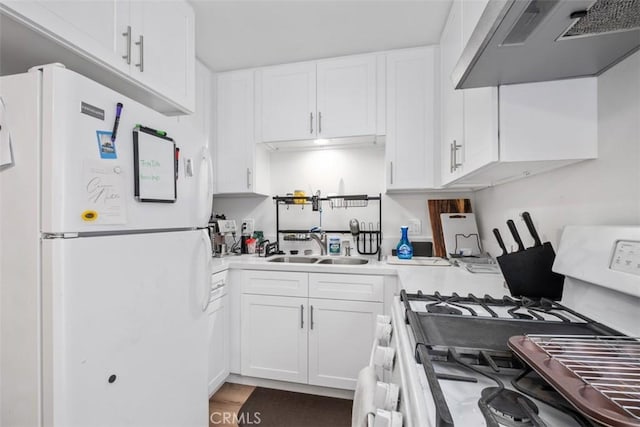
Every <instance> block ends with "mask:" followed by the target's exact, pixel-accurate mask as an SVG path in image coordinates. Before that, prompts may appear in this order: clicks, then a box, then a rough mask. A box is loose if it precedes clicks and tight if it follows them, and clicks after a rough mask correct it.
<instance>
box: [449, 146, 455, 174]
mask: <svg viewBox="0 0 640 427" xmlns="http://www.w3.org/2000/svg"><path fill="white" fill-rule="evenodd" d="M453 156H454V154H453V143H451V144H449V172H451V173H453V171H454V170H455V168H454V167H453Z"/></svg>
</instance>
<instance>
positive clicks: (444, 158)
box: [440, 0, 464, 184]
mask: <svg viewBox="0 0 640 427" xmlns="http://www.w3.org/2000/svg"><path fill="white" fill-rule="evenodd" d="M461 25H462V3H461V2H460V1H457V0H454V2H453V4H452V5H451V10H450V12H449V18H448V20H447V23H446V24H445V27H444V30H443V31H442V35H441V37H440V118H441V124H440V134H441V138H440V140H441V146H440V155H441V162H442V163H441V167H440V170H441V183H442V184H448V183H449V182H451V181H452V180H453V179H455V178H457V177H458V176H459V175H460V174H461V170H460V169H459V168H460V166H462V164H461V161H460V160H457V159H456V157H459V156H460V155H461V154H460V152H461V150H462V140H463V132H464V131H463V114H464V107H463V104H464V100H463V95H462V92H461V91H456V90H454V88H453V83H452V82H451V72H452V71H453V68H454V67H455V65H456V63H457V62H458V58H459V57H460V53H462V29H461Z"/></svg>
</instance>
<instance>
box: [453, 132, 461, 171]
mask: <svg viewBox="0 0 640 427" xmlns="http://www.w3.org/2000/svg"><path fill="white" fill-rule="evenodd" d="M461 148H462V145H458V144H457V143H456V140H455V139H454V140H453V170H454V171H456V170H458V168H459V167H460V166H462V163H458V150H459V149H461Z"/></svg>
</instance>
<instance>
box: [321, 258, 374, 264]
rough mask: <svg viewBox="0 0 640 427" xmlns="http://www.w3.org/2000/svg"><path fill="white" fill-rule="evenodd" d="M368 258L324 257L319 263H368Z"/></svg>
mask: <svg viewBox="0 0 640 427" xmlns="http://www.w3.org/2000/svg"><path fill="white" fill-rule="evenodd" d="M368 263H369V260H368V259H363V258H323V259H321V260H320V261H318V264H342V265H362V264H368Z"/></svg>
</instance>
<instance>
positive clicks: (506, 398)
mask: <svg viewBox="0 0 640 427" xmlns="http://www.w3.org/2000/svg"><path fill="white" fill-rule="evenodd" d="M492 395H493V397H492ZM481 396H482V400H484V401H485V402H486V405H487V406H488V408H489V413H490V414H491V415H492V416H493V417H494V418H495V420H496V421H498V422H499V423H500V424H503V425H505V426H508V427H518V426H531V425H539V424H538V423H537V422H536V419H537V414H538V407H537V406H536V404H535V403H533V401H532V400H531V399H529V398H528V397H526V396H524V395H522V394H520V393H517V392H515V391H512V390H508V389H504V388H502V389H501V388H499V387H488V388H485V389H484V390H482V393H481Z"/></svg>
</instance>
